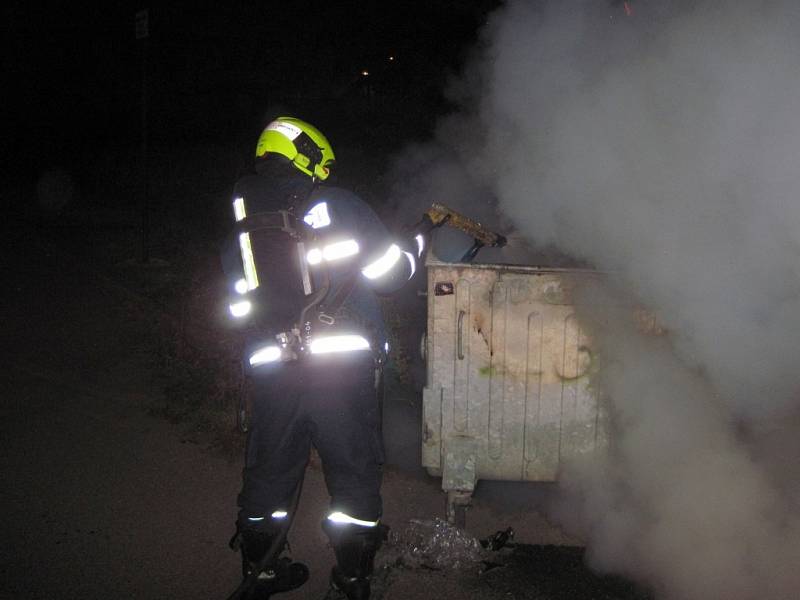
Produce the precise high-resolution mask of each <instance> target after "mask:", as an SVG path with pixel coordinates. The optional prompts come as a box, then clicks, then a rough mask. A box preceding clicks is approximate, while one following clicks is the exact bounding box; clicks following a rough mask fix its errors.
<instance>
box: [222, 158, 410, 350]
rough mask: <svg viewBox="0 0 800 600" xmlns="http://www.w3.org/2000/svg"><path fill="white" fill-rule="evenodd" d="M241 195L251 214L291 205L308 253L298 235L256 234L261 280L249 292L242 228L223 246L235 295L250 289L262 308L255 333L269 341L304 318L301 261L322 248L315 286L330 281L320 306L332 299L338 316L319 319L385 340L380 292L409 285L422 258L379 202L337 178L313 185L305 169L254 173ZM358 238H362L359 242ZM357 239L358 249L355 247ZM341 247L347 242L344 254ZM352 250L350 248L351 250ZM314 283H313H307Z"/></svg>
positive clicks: (239, 186)
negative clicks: (391, 225)
mask: <svg viewBox="0 0 800 600" xmlns="http://www.w3.org/2000/svg"><path fill="white" fill-rule="evenodd" d="M233 197H234V201H236V200H237V199H242V200H243V204H244V206H245V208H246V212H247V217H248V218H250V217H253V216H255V215H258V214H260V213H265V212H272V211H278V210H287V209H291V210H292V212H293V214H294V215H295V217H296V219H297V221H296V225H297V227H298V229H302V231H303V236H304V238H305V241H304V244H305V246H304V252H305V256H303V257H300V256H298V248H297V243H296V240H293V239H291V238H290V237H289V236H288V235H283V234H281V232H279V231H278V232H277V235H275V233H276V231H274V230H271V231H269V232H264V231H253V232H251V234H250V241H251V243H252V252H253V256H254V260H255V262H256V266H257V272H258V279H259V281H260V285H259V286H258V288H257V289H256V290H251V291H249V292H248V293H247V294H244V295H242V294H238V293H237V292H235V291H234V287H235V282H236V281H238V280H240V279H243V278H244V269H243V258H242V248H241V243H240V241H239V240H238V239H237V238H238V237H239V236H240V232H235V233H234V235H232V236H231V237H230V238H229V240H228V242H227V243H226V244H225V247H224V249H223V267H224V269H225V271H226V274H227V275H228V277H229V279H230V282H231V284H230V290H231V299H232V301H235V300H236V299H238V298H242V297H247V298H249V299H252V301H253V303H254V305H255V306H256V307H257V309H256V310H255V311H254V313H255V314H253V315H248V316H247V317H245V318H248V319H251V321H252V324H253V327H251V328H250V332H249V336H248V337H249V338H250V340H249V341H250V342H252V344H262V343H264V342H265V341H267V340H268V339H269V338H272V337H273V336H274V335H275V334H276V333H280V332H282V331H287V330H288V329H289V328H291V327H292V326H293V325H296V324H298V323H297V321H298V317H299V314H300V310H301V308H302V306H304V305H305V304H307V303H308V301H309V297H310V296H309V295H308V294H306V293H305V291H304V288H303V283H302V269H301V268H300V267H301V265H300V262H301V261H302V260H306V257H309V258H310V257H312V256H313V255H316V257H318V258H319V259H320V262H318V263H316V264H310V261H307V264H306V265H305V266H306V268H307V269H308V272H309V275H310V278H311V281H312V282H313V287H314V289H315V290H320V289H321V288H322V287H324V286H325V285H326V283H329V292H328V294H327V296H326V300H325V301H323V302H322V305H321V309H322V310H323V311H324V310H326V305H330V304H334V306H332V309H333V310H332V312H333V314H332V315H330V316H332V317H333V321H334V322H333V324H325V325H324V326H323V325H322V324H320V323H314V326H315V328H316V329H317V330H319V331H323V330H324V331H326V332H329V333H337V332H347V333H360V334H362V335H364V336H366V337H367V338H368V339H369V340H370V342H371V344H373V347H374V348H376V349H377V348H383V347H384V344H385V342H386V340H387V332H386V327H385V324H384V319H383V316H382V313H381V307H380V302H379V300H378V298H377V296H376V293H378V294H385V293H391V292H393V291H395V290H397V289H399V288H400V287H402V286H403V285H404V284H405V283H406V281H408V279H409V278H410V277H411V275H413V273H414V271H415V270H416V263H415V258H414V256H413V255H412V254H411V252H408V251H407V250H406V249H405V248H403V243H402V241H398V240H397V239H395V238H393V236H391V235H390V233H389V231H388V230H387V228H386V227H385V225H384V224H383V223H382V222H381V221H380V219H379V218H378V216H377V215H376V213H375V212H374V211H373V210H372V208H371V207H370V206H369V205H368V204H367V203H366V202H364V201H363V200H362V199H361V198H359V197H358V196H356V195H355V194H353V193H351V192H349V191H347V190H344V189H341V188H338V187H332V186H325V185H319V186H312V183H311V180H310V179H309V178H307V177H305V176H301V175H299V176H295V175H294V174H292V175H289V176H284V177H275V176H266V175H249V176H246V177H244V178H242V179H240V180H239V181H238V182H237V183H236V185H235V187H234V195H233ZM353 242H354V243H355V245H354V244H353ZM356 247H357V251H355V253H353V252H354V250H355V248H356ZM337 248H339V249H341V248H345V252H344V254H345V255H344V256H339V254H341V253H339V254H337V252H336V250H337ZM348 253H351V254H348ZM306 291H307V290H306Z"/></svg>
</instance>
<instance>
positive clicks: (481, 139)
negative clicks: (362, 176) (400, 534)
mask: <svg viewBox="0 0 800 600" xmlns="http://www.w3.org/2000/svg"><path fill="white" fill-rule="evenodd" d="M622 4H623V3H611V4H607V3H605V2H600V1H598V0H592V1H588V0H586V1H580V2H523V1H516V2H514V1H512V2H509V3H507V4H506V5H505V6H504V7H502V8H501V9H500V10H499V11H497V12H496V13H495V14H493V15H492V16H491V18H490V20H489V22H488V24H487V26H486V28H485V31H484V37H483V43H482V46H481V48H480V49H479V50H478V52H477V56H476V57H475V60H474V61H473V63H472V67H471V68H470V69H469V70H468V73H467V74H466V75H465V77H464V78H462V80H460V81H459V82H457V83H455V84H454V85H453V86H452V93H453V94H454V96H455V97H456V98H457V99H458V101H459V102H460V103H461V106H463V107H464V108H463V111H462V112H461V114H458V115H454V116H452V117H450V118H449V119H448V120H447V121H446V122H444V123H443V124H442V125H441V127H440V128H439V130H438V131H437V135H436V140H435V142H433V143H432V144H431V145H430V146H428V147H427V149H426V150H425V152H421V151H415V152H414V153H413V156H415V157H416V160H418V161H419V164H417V165H414V166H413V168H414V169H416V176H417V177H416V179H417V183H416V184H415V185H416V186H417V189H416V190H414V192H415V193H416V194H417V195H418V196H423V195H424V194H426V193H428V194H430V195H429V196H428V197H429V198H430V197H431V195H432V196H433V199H440V197H437V196H436V194H441V193H445V192H444V190H445V189H447V190H449V191H448V192H447V193H448V194H451V195H452V194H453V188H452V185H453V182H459V183H458V185H459V186H460V189H458V190H455V193H456V195H457V196H458V197H460V198H462V199H464V202H462V203H457V204H458V205H460V206H462V207H464V208H465V211H466V210H467V209H466V207H467V206H469V207H470V209H472V208H473V206H477V207H479V208H480V211H484V210H489V208H487V207H490V206H496V207H497V209H498V210H499V213H500V214H501V217H500V222H502V223H504V224H505V226H506V227H508V226H511V225H513V226H514V227H515V228H516V229H517V230H518V231H519V232H521V233H522V234H523V235H524V236H525V237H526V238H527V239H528V240H529V242H530V243H531V244H532V245H534V246H537V247H546V246H548V245H555V246H557V247H558V248H559V249H561V250H562V251H564V252H566V253H568V254H570V255H571V256H574V257H576V258H578V259H581V260H586V261H589V262H591V263H592V264H593V265H594V266H596V267H597V268H598V269H601V270H603V271H606V272H608V273H609V276H608V279H607V283H608V285H607V286H605V289H597V290H588V291H587V292H586V293H587V294H588V299H589V302H588V304H589V306H592V307H594V308H593V310H589V311H587V313H586V314H584V315H583V318H584V321H585V323H586V324H587V326H588V327H589V329H590V330H591V332H592V336H593V338H594V339H595V343H596V346H597V348H596V351H597V352H598V356H599V357H600V360H601V362H602V369H601V371H600V375H599V376H598V377H599V384H600V385H601V387H602V389H603V394H604V396H605V397H607V398H608V401H609V402H610V411H611V415H612V427H613V431H612V444H611V448H610V449H609V452H608V454H607V455H606V456H602V457H598V456H596V457H592V459H587V461H586V462H585V463H583V464H575V465H572V466H571V468H569V469H568V470H567V471H566V472H565V473H564V474H563V477H562V487H563V490H564V494H563V497H562V500H561V502H560V504H559V505H558V506H557V507H556V508H555V509H554V510H555V514H556V515H557V516H558V518H560V519H561V520H562V522H563V523H564V524H565V526H567V527H569V528H570V529H572V530H574V531H579V532H580V533H581V534H582V535H584V536H585V538H586V539H587V543H588V549H589V555H590V557H591V561H592V564H593V565H594V566H595V567H596V568H598V569H602V570H607V571H613V572H618V573H623V574H626V575H628V576H630V577H633V578H636V579H638V580H641V581H643V582H646V583H647V584H649V585H650V586H652V587H653V588H654V589H655V590H656V591H657V592H658V593H659V597H663V598H669V599H672V598H675V599H682V600H686V599H688V600H694V599H698V600H699V599H703V600H707V599H709V598H725V599H726V600H738V599H743V600H744V599H750V598H768V599H779V598H780V599H783V598H790V597H795V596H796V594H797V589H800V571H798V570H797V567H796V565H797V564H800V519H799V518H798V517H799V516H800V510H798V500H800V487H799V485H798V482H800V477H798V476H799V475H800V469H799V468H798V466H797V465H798V463H800V461H798V460H797V457H798V449H800V441H798V440H800V427H798V423H800V420H799V419H798V414H800V410H798V408H799V407H800V370H798V368H797V358H796V355H795V347H796V345H797V343H798V340H800V202H798V193H800V77H798V65H799V64H800V37H799V36H798V35H797V32H798V31H800V5H798V4H797V3H795V2H793V1H774V2H771V1H754V2H741V3H740V2H728V1H724V0H708V1H698V2H663V1H661V2H649V3H648V2H638V1H634V2H627V3H624V4H625V6H624V8H625V10H623V5H622ZM628 12H630V13H632V14H630V15H628V14H627V13H628ZM418 150H419V149H418ZM426 153H427V154H426ZM423 167H424V168H423ZM420 168H422V170H421V171H420ZM408 192H409V190H401V191H400V192H399V193H400V194H401V195H403V194H406V193H408ZM472 212H474V210H473V211H472ZM477 216H478V217H481V216H482V215H481V214H479V215H477ZM633 304H643V305H645V306H647V307H649V308H650V309H652V310H654V311H655V312H656V313H657V314H658V315H659V319H660V322H661V323H662V324H663V326H664V327H665V329H666V330H667V332H668V333H667V334H666V335H661V336H644V335H642V334H641V333H640V332H639V331H638V330H637V328H636V327H635V325H634V323H633V321H632V319H631V318H630V310H629V309H627V308H625V309H623V308H620V307H629V306H631V305H633Z"/></svg>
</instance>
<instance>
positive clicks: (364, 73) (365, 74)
mask: <svg viewBox="0 0 800 600" xmlns="http://www.w3.org/2000/svg"><path fill="white" fill-rule="evenodd" d="M361 75H363V76H364V77H369V71H367V70H364V71H361Z"/></svg>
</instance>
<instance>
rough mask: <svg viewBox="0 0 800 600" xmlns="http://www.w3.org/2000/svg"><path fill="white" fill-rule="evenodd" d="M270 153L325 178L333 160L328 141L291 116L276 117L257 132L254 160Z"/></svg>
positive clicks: (314, 175)
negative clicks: (262, 129)
mask: <svg viewBox="0 0 800 600" xmlns="http://www.w3.org/2000/svg"><path fill="white" fill-rule="evenodd" d="M270 152H273V153H275V154H280V155H282V156H285V157H286V158H288V159H289V160H290V161H291V162H292V164H293V165H294V166H295V167H296V168H298V169H299V170H300V171H302V172H303V173H305V174H306V175H308V176H310V177H313V178H316V179H327V178H328V175H329V174H330V169H331V167H332V166H333V162H334V160H335V157H334V155H333V149H332V148H331V144H330V142H329V141H328V139H327V138H326V137H325V136H324V135H322V133H320V131H319V129H317V128H316V127H314V126H313V125H311V124H309V123H306V122H305V121H301V120H300V119H295V118H294V117H278V118H277V119H275V120H274V121H273V122H272V123H270V124H269V125H267V126H266V128H265V129H264V131H262V132H261V137H259V138H258V145H257V146H256V160H258V159H261V158H264V157H265V156H266V155H267V154H268V153H270Z"/></svg>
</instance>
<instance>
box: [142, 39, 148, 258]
mask: <svg viewBox="0 0 800 600" xmlns="http://www.w3.org/2000/svg"><path fill="white" fill-rule="evenodd" d="M148 178H149V173H148V168H147V38H146V37H145V38H144V39H143V40H142V197H141V213H142V229H141V235H142V237H141V244H142V262H143V263H147V262H149V261H150V201H149V197H148V194H149V187H150V186H149V180H148Z"/></svg>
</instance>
